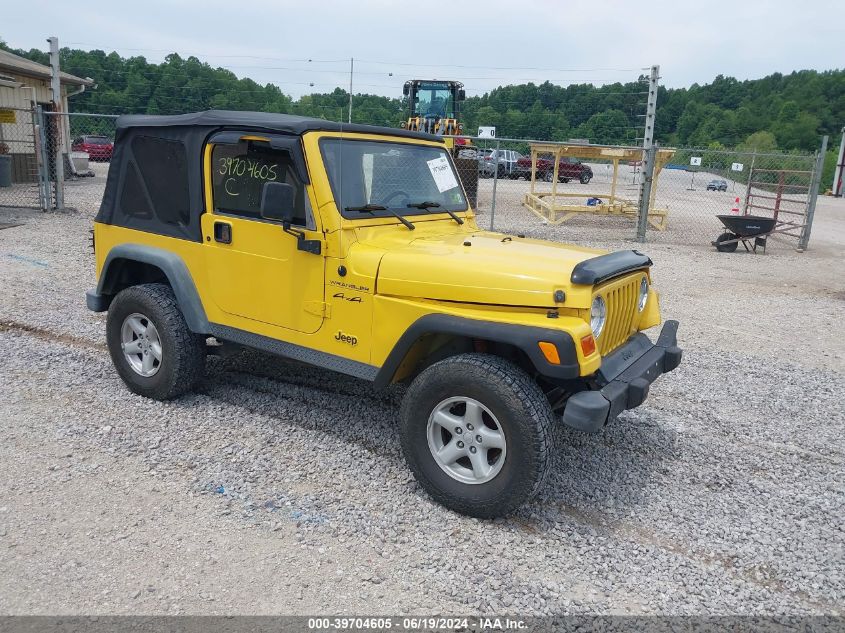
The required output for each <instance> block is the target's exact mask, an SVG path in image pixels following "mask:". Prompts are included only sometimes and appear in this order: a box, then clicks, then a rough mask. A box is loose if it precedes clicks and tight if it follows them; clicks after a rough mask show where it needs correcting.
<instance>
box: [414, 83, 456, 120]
mask: <svg viewBox="0 0 845 633" xmlns="http://www.w3.org/2000/svg"><path fill="white" fill-rule="evenodd" d="M416 96H417V102H416V109H415V111H414V114H417V115H419V116H435V117H445V118H448V119H454V118H455V100H454V99H453V98H452V89H451V88H450V87H449V84H442V83H432V82H422V83H421V84H419V86H418V87H417V95H416Z"/></svg>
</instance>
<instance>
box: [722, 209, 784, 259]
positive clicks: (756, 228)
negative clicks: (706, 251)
mask: <svg viewBox="0 0 845 633" xmlns="http://www.w3.org/2000/svg"><path fill="white" fill-rule="evenodd" d="M716 217H717V218H719V220H720V221H721V223H722V224H724V225H725V228H726V229H727V231H726V232H725V233H722V234H721V235H720V236H719V237H717V238H716V241H715V242H711V243H712V244H713V246H715V247H716V250H717V251H719V252H720V253H733V252H734V251H735V250H736V247H737V245H738V244H739V243H740V242H742V245H743V246H744V247H745V250H746V251H748V252H751V251H752V250H753V251H754V252H755V253H756V252H757V247H758V246H760V247H762V249H763V253H765V252H766V237H767V236H769V235H771V234H772V233H774V231H775V219H774V218H764V217H762V216H759V215H717V216H716ZM749 244H751V248H749V247H748V245H749Z"/></svg>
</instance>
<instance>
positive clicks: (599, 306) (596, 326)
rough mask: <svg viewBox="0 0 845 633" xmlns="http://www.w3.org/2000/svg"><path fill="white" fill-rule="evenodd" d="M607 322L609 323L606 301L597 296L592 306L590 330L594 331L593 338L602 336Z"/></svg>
mask: <svg viewBox="0 0 845 633" xmlns="http://www.w3.org/2000/svg"><path fill="white" fill-rule="evenodd" d="M605 321H607V306H605V304H604V299H602V298H601V297H600V296H598V295H597V296H596V298H595V299H593V304H592V305H591V306H590V329H592V330H593V338H598V337H599V336H600V335H601V331H602V330H603V329H604V322H605Z"/></svg>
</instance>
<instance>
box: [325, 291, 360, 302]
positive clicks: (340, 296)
mask: <svg viewBox="0 0 845 633" xmlns="http://www.w3.org/2000/svg"><path fill="white" fill-rule="evenodd" d="M332 298H333V299H342V300H343V301H351V302H352V303H361V302H362V301H363V300H364V298H363V297H347V296H346V295H345V294H343V293H342V292H336V293H334V294H333V295H332Z"/></svg>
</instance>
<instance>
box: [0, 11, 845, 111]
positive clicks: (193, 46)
mask: <svg viewBox="0 0 845 633" xmlns="http://www.w3.org/2000/svg"><path fill="white" fill-rule="evenodd" d="M5 4H6V6H5V7H4V9H3V11H2V21H0V38H2V39H3V40H5V41H6V43H7V44H9V45H10V46H12V47H15V48H24V49H27V50H28V49H30V48H41V49H42V50H47V42H46V38H47V37H48V36H51V35H55V36H57V37H58V38H59V44H60V46H69V47H72V48H82V49H86V50H90V49H102V50H105V51H107V52H111V51H112V50H115V51H117V52H118V53H119V54H121V55H122V56H124V57H127V56H135V55H142V56H144V57H146V58H147V59H148V60H150V61H155V62H159V61H162V59H163V58H164V56H165V55H167V54H168V53H170V52H178V53H179V54H180V55H181V56H183V57H187V56H189V55H194V56H196V57H198V58H199V59H200V60H202V61H205V62H208V63H209V64H211V65H212V66H214V67H218V66H220V67H224V68H228V69H230V70H231V71H232V72H234V73H235V74H236V75H238V76H239V77H243V76H246V77H251V78H252V79H254V80H255V81H257V82H259V83H261V84H264V83H274V84H276V85H278V86H280V87H281V88H282V90H283V92H285V93H287V94H290V95H292V96H294V97H299V96H300V95H302V94H308V93H312V92H329V91H331V90H333V89H334V88H335V87H336V86H341V87H343V88H344V89H348V87H349V81H350V58H354V60H355V62H354V72H353V73H352V81H353V84H352V90H353V92H354V93H356V94H357V93H373V94H381V95H385V96H391V97H397V98H398V97H400V96H401V94H402V84H403V83H404V82H405V81H406V80H407V79H434V78H436V79H454V80H458V81H462V82H463V83H464V85H465V86H466V91H467V94H468V95H480V94H483V93H485V92H488V91H490V90H491V89H493V88H495V87H497V86H500V85H507V84H518V83H526V82H529V81H533V82H534V83H541V82H543V81H545V80H549V81H551V82H552V83H556V84H559V85H567V84H570V83H595V84H604V83H613V82H616V81H619V82H625V81H634V80H636V78H637V77H638V75H640V74H641V73H644V74H647V73H648V68H649V67H650V66H651V65H653V64H657V65H659V66H660V77H661V80H660V81H661V84H663V85H666V86H668V87H673V88H677V87H686V86H689V85H691V84H692V83H699V84H702V83H707V82H709V81H712V80H713V78H714V77H715V76H716V75H718V74H723V75H729V76H733V77H736V78H738V79H754V78H758V77H763V76H765V75H767V74H770V73H773V72H782V73H788V72H791V71H793V70H800V69H816V70H829V69H834V68H843V67H845V6H843V3H842V0H805V1H804V2H794V1H791V2H784V1H782V0H770V1H768V2H762V1H756V0H733V1H730V2H727V1H722V0H715V1H710V2H706V1H704V0H698V1H697V2H690V1H684V0H674V1H672V2H666V1H656V2H640V3H634V2H624V1H622V0H601V1H596V0H591V1H583V0H560V1H557V2H555V1H552V0H483V1H478V2H469V1H464V0H447V1H446V2H443V3H419V2H388V1H386V0H356V1H353V2H340V1H337V0H321V1H320V2H313V1H312V2H309V1H303V0H299V1H298V2H289V1H287V0H276V1H275V2H272V1H265V0H249V1H248V2H246V1H243V0H225V1H218V0H203V1H196V0H169V1H162V0H144V1H143V2H137V1H133V2H126V1H125V0H107V1H106V0H86V1H85V2H67V1H66V0H53V1H52V2H49V1H46V0H26V1H25V2H22V1H18V2H11V1H10V2H8V3H5ZM309 60H310V61H309ZM95 79H96V78H95ZM312 84H313V85H312Z"/></svg>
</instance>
